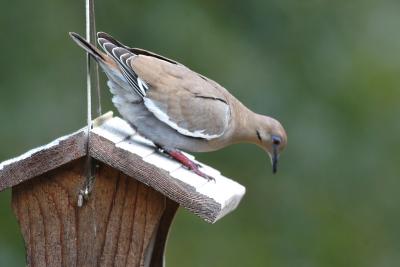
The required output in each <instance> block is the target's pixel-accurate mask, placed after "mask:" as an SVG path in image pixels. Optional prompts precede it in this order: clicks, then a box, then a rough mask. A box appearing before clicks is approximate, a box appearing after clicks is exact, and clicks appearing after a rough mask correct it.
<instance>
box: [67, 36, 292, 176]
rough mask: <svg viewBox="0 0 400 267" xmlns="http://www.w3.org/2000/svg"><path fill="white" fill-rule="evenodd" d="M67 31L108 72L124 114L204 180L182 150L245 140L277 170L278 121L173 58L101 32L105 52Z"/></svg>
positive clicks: (282, 139) (281, 141)
mask: <svg viewBox="0 0 400 267" xmlns="http://www.w3.org/2000/svg"><path fill="white" fill-rule="evenodd" d="M70 35H71V37H72V39H73V40H74V41H75V42H76V43H77V44H78V45H79V46H81V47H82V48H83V49H85V50H86V51H87V52H88V53H89V54H90V55H91V56H93V57H94V59H95V60H96V61H97V62H98V63H99V65H100V67H101V68H102V69H103V70H104V72H105V73H106V75H107V77H108V82H107V84H108V87H109V88H110V91H111V93H112V94H113V95H114V96H113V99H112V101H113V103H114V105H115V106H116V108H117V109H118V111H119V113H120V114H121V115H122V117H123V118H124V119H125V120H126V121H128V122H129V123H130V124H131V125H132V126H133V127H134V128H135V129H136V130H137V131H138V132H139V133H140V134H141V135H143V136H144V137H146V138H147V139H150V140H151V141H153V142H154V144H156V146H158V147H159V148H160V149H161V150H162V151H164V152H165V153H167V154H169V155H170V156H171V157H173V158H175V159H176V160H178V161H180V162H181V163H182V164H183V165H184V166H186V167H188V168H189V169H191V170H192V171H194V172H195V173H197V174H198V175H201V176H203V177H205V178H208V176H207V175H205V174H204V173H203V172H201V171H200V170H199V166H198V165H197V164H196V163H194V162H193V161H191V160H190V159H189V158H187V157H186V156H185V155H184V154H183V153H181V152H180V150H184V151H191V152H206V151H213V150H218V149H220V148H223V147H226V146H228V145H230V144H234V143H241V142H247V143H253V144H256V145H258V146H260V147H261V148H263V149H264V150H265V151H267V152H268V154H269V156H270V158H271V161H272V165H273V172H274V173H275V172H276V169H277V162H278V157H279V153H280V152H281V151H282V150H283V149H284V148H285V146H286V143H287V136H286V132H285V130H284V129H283V127H282V125H281V124H280V123H279V122H278V121H277V120H275V119H273V118H271V117H268V116H263V115H259V114H256V113H254V112H252V111H251V110H249V109H248V108H247V107H245V106H244V105H243V104H242V103H241V102H240V101H239V100H237V99H236V98H235V97H234V96H232V95H231V94H230V93H229V92H228V91H227V90H226V89H225V88H224V87H222V86H221V85H219V84H218V83H216V82H214V81H213V80H210V79H208V78H207V77H204V76H202V75H200V74H198V73H196V72H194V71H192V70H190V69H189V68H187V67H186V66H184V65H182V64H180V63H178V62H176V61H173V60H171V59H168V58H165V57H163V56H160V55H157V54H155V53H152V52H149V51H146V50H142V49H138V48H129V47H127V46H125V45H123V44H122V43H120V42H119V41H117V40H115V39H114V38H113V37H111V36H110V35H108V34H106V33H103V32H99V33H98V34H97V41H98V43H99V45H100V46H101V48H102V49H103V50H104V51H105V53H104V52H102V51H100V50H99V49H97V48H96V47H95V46H93V45H91V44H89V43H88V42H87V41H86V40H85V39H83V38H82V37H81V36H79V35H78V34H76V33H70Z"/></svg>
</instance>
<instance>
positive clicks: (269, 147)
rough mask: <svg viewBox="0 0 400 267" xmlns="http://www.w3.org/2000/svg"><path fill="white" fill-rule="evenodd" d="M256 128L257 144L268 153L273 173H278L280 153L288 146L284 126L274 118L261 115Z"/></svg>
mask: <svg viewBox="0 0 400 267" xmlns="http://www.w3.org/2000/svg"><path fill="white" fill-rule="evenodd" d="M257 121H258V124H257V126H256V132H255V133H254V134H255V135H256V138H257V139H256V144H257V145H258V146H260V147H262V148H263V149H264V150H265V151H267V153H268V155H269V157H270V158H271V162H272V172H273V173H276V171H277V167H278V160H279V155H280V153H281V152H282V151H283V150H284V149H285V147H286V144H287V135H286V131H285V129H284V128H283V126H282V125H281V124H280V122H279V121H277V120H275V119H274V118H271V117H267V116H262V115H259V117H258V120H257Z"/></svg>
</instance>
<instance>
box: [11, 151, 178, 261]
mask: <svg viewBox="0 0 400 267" xmlns="http://www.w3.org/2000/svg"><path fill="white" fill-rule="evenodd" d="M99 164H100V165H99V168H98V169H97V173H96V185H95V187H94V191H93V193H92V195H91V197H90V199H89V201H88V202H87V204H86V205H85V206H84V207H83V208H78V207H77V203H76V196H77V193H78V190H79V188H81V183H82V181H83V176H82V174H83V173H84V172H83V169H84V159H82V158H81V159H78V160H74V161H72V162H70V163H68V164H66V165H63V166H61V167H59V168H58V169H55V170H53V171H50V172H47V173H45V174H43V175H41V176H39V177H37V178H35V179H32V180H29V181H26V182H24V183H22V184H19V185H17V186H15V187H13V190H12V207H13V210H14V213H15V214H16V216H17V218H18V222H19V224H20V227H21V230H22V234H23V237H24V240H25V244H26V253H27V264H28V266H152V267H158V266H164V264H163V254H164V247H165V242H166V238H167V233H168V229H169V226H170V224H171V222H172V219H173V217H174V214H175V212H176V210H177V207H178V205H177V204H176V203H175V202H172V201H171V200H169V199H167V198H166V197H165V196H163V195H162V194H161V193H159V192H157V191H155V190H153V189H152V188H150V187H148V186H146V185H144V184H142V183H140V182H138V181H136V180H135V179H132V178H130V177H128V176H127V175H125V174H123V173H121V172H120V171H118V170H116V169H114V168H112V167H109V166H107V165H105V164H102V163H99ZM160 222H161V223H160Z"/></svg>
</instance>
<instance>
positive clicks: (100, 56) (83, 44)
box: [69, 32, 106, 61]
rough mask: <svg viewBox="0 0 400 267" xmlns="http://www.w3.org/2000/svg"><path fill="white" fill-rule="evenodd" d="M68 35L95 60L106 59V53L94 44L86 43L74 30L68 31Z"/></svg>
mask: <svg viewBox="0 0 400 267" xmlns="http://www.w3.org/2000/svg"><path fill="white" fill-rule="evenodd" d="M69 35H70V36H71V38H72V40H74V41H75V43H77V44H78V45H79V46H80V47H82V48H83V49H84V50H85V51H86V52H88V53H89V54H90V55H91V56H92V57H93V58H94V59H95V60H96V61H106V55H105V54H104V53H103V52H101V51H100V50H99V49H97V48H96V47H95V46H94V45H92V44H90V43H88V42H87V41H86V40H85V39H84V38H83V37H82V36H80V35H79V34H77V33H75V32H70V33H69Z"/></svg>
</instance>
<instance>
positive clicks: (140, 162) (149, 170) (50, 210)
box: [0, 113, 245, 267]
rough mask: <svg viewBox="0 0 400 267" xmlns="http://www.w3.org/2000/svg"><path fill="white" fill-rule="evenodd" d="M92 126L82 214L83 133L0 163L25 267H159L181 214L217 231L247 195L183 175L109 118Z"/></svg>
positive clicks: (0, 181) (223, 181)
mask: <svg viewBox="0 0 400 267" xmlns="http://www.w3.org/2000/svg"><path fill="white" fill-rule="evenodd" d="M94 125H95V127H94V128H93V129H92V130H91V132H90V139H89V140H90V143H89V150H88V151H89V155H90V156H91V157H93V158H94V159H95V160H96V161H97V165H98V167H97V168H96V171H95V177H96V181H95V185H94V189H93V192H92V194H91V196H90V198H89V200H88V201H87V203H86V204H85V205H84V206H83V207H81V208H79V207H78V206H77V195H78V192H79V190H80V189H81V188H82V182H83V181H84V177H85V171H84V169H85V159H86V157H85V156H86V154H87V149H86V146H85V143H86V140H87V139H86V138H87V137H86V128H82V129H81V130H78V131H76V132H74V133H72V134H70V135H66V136H63V137H60V138H58V139H56V140H55V141H53V142H51V143H49V144H47V145H45V146H42V147H38V148H35V149H33V150H30V151H28V152H26V153H25V154H23V155H21V156H19V157H16V158H14V159H11V160H7V161H4V162H3V163H0V191H1V190H4V189H7V188H10V187H12V209H13V211H14V213H15V215H16V217H17V219H18V223H19V225H20V227H21V231H22V235H23V238H24V241H25V247H26V255H27V265H28V266H157V267H158V266H164V248H165V243H166V239H167V234H168V230H169V228H170V225H171V222H172V220H173V217H174V214H175V213H176V210H177V208H178V207H179V206H182V207H184V208H186V209H187V210H189V211H190V212H192V213H194V214H196V215H198V216H199V217H201V218H202V219H204V220H205V221H207V222H209V223H214V222H216V221H217V220H218V219H220V218H222V217H223V216H225V215H226V214H227V213H229V212H231V211H232V210H234V209H235V208H236V207H237V205H238V204H239V201H240V200H241V198H242V197H243V195H244V193H245V188H244V187H243V186H241V185H240V184H238V183H236V182H234V181H232V180H230V179H228V178H226V177H223V176H222V175H221V174H220V172H219V171H217V170H215V169H213V168H211V167H208V166H204V168H203V169H202V170H203V171H204V172H205V173H207V174H208V175H210V176H212V177H214V178H215V182H212V181H207V180H205V179H204V178H202V177H199V176H197V175H195V174H194V173H192V172H190V171H188V170H186V169H185V168H183V167H182V166H181V164H179V163H177V162H176V161H174V160H172V159H170V158H168V157H166V156H165V155H163V154H161V153H159V152H158V150H157V149H156V148H155V147H154V145H153V144H152V143H151V142H150V141H148V140H146V139H145V138H143V137H141V136H140V135H139V134H137V133H135V130H133V129H132V128H131V127H130V126H129V125H128V124H127V123H126V122H125V121H124V120H122V119H120V118H118V117H112V113H111V114H110V113H108V114H106V115H103V116H102V117H100V118H98V119H96V120H95V121H94ZM189 156H190V155H189ZM190 157H191V156H190ZM192 158H193V157H192Z"/></svg>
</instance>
